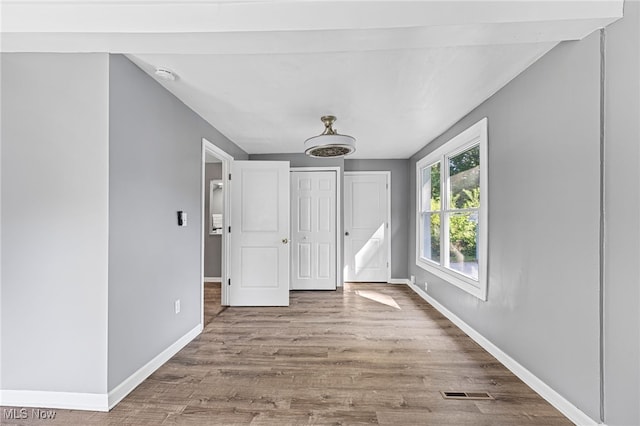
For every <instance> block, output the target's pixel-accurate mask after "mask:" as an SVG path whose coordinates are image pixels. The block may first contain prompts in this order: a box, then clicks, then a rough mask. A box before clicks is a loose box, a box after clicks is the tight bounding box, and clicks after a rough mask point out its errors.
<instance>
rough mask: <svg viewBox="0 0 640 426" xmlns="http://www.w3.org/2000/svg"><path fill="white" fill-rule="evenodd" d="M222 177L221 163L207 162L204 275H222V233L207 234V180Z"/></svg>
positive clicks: (208, 218) (208, 222)
mask: <svg viewBox="0 0 640 426" xmlns="http://www.w3.org/2000/svg"><path fill="white" fill-rule="evenodd" d="M211 179H222V163H210V164H207V165H206V167H205V170H204V197H205V200H204V215H205V219H204V276H205V277H218V278H220V277H221V276H222V235H209V228H210V227H211V224H210V221H211V217H210V216H209V182H211ZM214 198H215V197H214Z"/></svg>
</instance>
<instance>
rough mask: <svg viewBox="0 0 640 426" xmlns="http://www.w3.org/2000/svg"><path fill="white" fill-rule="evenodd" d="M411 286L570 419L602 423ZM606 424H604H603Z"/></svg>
mask: <svg viewBox="0 0 640 426" xmlns="http://www.w3.org/2000/svg"><path fill="white" fill-rule="evenodd" d="M408 285H409V287H411V289H412V290H413V291H415V292H416V293H417V294H418V295H419V296H420V297H422V298H423V299H424V300H425V301H426V302H427V303H429V304H430V305H431V306H433V307H434V308H435V309H436V310H438V311H439V312H440V313H441V314H442V315H444V316H445V317H447V318H448V319H449V320H450V321H451V322H452V323H454V324H455V325H456V326H458V328H460V329H461V330H462V331H464V332H465V333H466V334H467V335H468V336H469V337H471V338H472V339H473V340H474V341H475V342H476V343H477V344H479V345H480V346H482V347H483V348H484V349H485V350H486V351H487V352H489V353H490V354H491V355H493V356H494V357H495V358H496V359H497V360H498V361H500V362H501V363H502V364H503V365H504V366H505V367H507V368H508V369H509V370H510V371H511V372H512V373H513V374H515V375H516V376H518V378H520V380H522V381H523V382H525V383H526V384H527V385H528V386H529V387H530V388H531V389H533V390H534V391H536V392H537V393H538V394H539V395H540V396H541V397H543V398H544V399H546V400H547V402H549V403H550V404H551V405H553V406H554V407H555V408H557V409H558V411H560V412H561V413H562V414H564V415H565V416H567V418H569V420H571V421H572V422H574V423H575V424H576V425H580V426H596V425H602V424H601V423H598V422H597V421H595V420H593V419H592V418H591V417H589V416H587V415H586V414H585V413H584V412H582V411H581V410H580V409H579V408H578V407H576V406H575V405H573V404H572V403H571V402H569V401H568V400H567V399H566V398H564V397H563V396H562V395H560V394H559V393H558V392H556V391H555V390H553V389H552V388H551V387H550V386H549V385H547V384H546V383H544V382H543V381H542V380H540V379H539V378H538V377H536V376H535V375H534V374H533V373H532V372H530V371H529V370H527V369H526V368H525V367H524V366H522V365H521V364H519V363H518V362H517V361H516V360H514V359H513V358H511V357H510V356H509V355H507V354H506V353H504V352H503V351H502V350H501V349H500V348H498V347H497V346H496V345H494V344H493V343H491V342H490V341H489V340H488V339H487V338H486V337H484V336H483V335H481V334H480V333H478V332H477V331H476V330H475V329H473V328H472V327H471V326H470V325H469V324H467V323H466V322H464V321H463V320H462V319H460V318H459V317H458V316H457V315H456V314H454V313H453V312H451V311H450V310H448V309H447V308H445V307H444V306H443V305H441V304H440V303H439V302H438V301H437V300H435V299H434V298H433V297H431V296H429V295H428V294H427V293H426V292H425V291H424V290H422V289H421V288H420V287H418V286H416V285H414V284H411V283H408ZM602 426H604V425H602Z"/></svg>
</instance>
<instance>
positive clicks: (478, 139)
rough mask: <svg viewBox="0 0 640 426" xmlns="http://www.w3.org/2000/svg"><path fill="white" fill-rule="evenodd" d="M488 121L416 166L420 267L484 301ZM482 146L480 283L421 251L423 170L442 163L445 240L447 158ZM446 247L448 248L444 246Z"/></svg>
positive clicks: (442, 212) (487, 226) (486, 260)
mask: <svg viewBox="0 0 640 426" xmlns="http://www.w3.org/2000/svg"><path fill="white" fill-rule="evenodd" d="M487 127H488V126H487V118H486V117H485V118H483V119H481V120H480V121H478V122H477V123H475V124H474V125H472V126H470V127H469V128H467V129H466V130H464V131H463V132H461V133H459V134H458V135H456V136H454V137H453V138H451V139H450V140H449V141H447V142H446V143H444V144H443V145H442V146H440V147H438V148H436V149H435V150H434V151H432V152H430V153H429V154H427V155H425V156H424V157H422V158H421V159H420V160H418V162H417V163H416V193H415V197H416V198H415V199H416V205H415V208H416V209H415V212H416V238H415V243H416V265H417V266H419V267H420V268H422V269H424V270H425V271H428V272H430V273H432V274H434V275H436V276H438V277H440V278H442V279H443V280H445V281H446V282H448V283H449V284H452V285H454V286H456V287H458V288H460V289H462V290H464V291H466V292H467V293H470V294H472V295H474V296H476V297H477V298H478V299H480V300H484V301H486V300H487V281H488V278H487V277H488V273H487V267H488V264H489V262H488V259H487V256H488V250H487V247H488V236H489V232H488V228H489V203H488V200H489V162H488V160H489V155H488V132H487ZM474 145H478V146H479V147H480V193H481V194H482V195H481V197H482V200H484V201H483V202H481V203H480V208H479V210H478V215H479V223H480V233H479V235H478V240H479V244H478V251H479V258H480V259H479V262H478V281H475V280H473V279H472V278H469V277H466V276H465V275H463V274H461V273H458V272H456V271H455V270H453V269H450V268H446V267H445V266H443V265H440V264H436V263H435V262H430V261H428V260H426V259H423V258H422V257H421V253H422V251H421V250H420V244H421V242H422V240H423V228H422V223H421V221H422V211H421V206H420V202H421V198H422V194H421V188H420V181H421V179H422V176H421V171H422V168H423V167H426V166H427V165H429V164H433V163H436V162H441V166H440V170H441V171H440V188H441V189H440V198H441V210H440V212H441V214H442V216H441V221H442V225H443V226H444V228H443V229H441V231H440V232H441V238H444V235H445V234H448V229H447V224H448V222H447V221H446V220H445V219H446V217H447V216H446V214H445V212H447V211H448V208H449V206H448V200H447V199H446V198H445V197H447V195H448V194H447V191H445V190H444V187H445V184H446V182H447V181H448V179H449V170H448V167H447V165H446V164H444V159H446V158H447V156H454V155H457V154H458V153H460V152H462V151H464V150H466V149H468V148H470V147H472V146H474ZM442 247H444V245H442ZM442 247H441V253H440V257H441V259H442V258H443V256H446V253H443V252H445V250H442Z"/></svg>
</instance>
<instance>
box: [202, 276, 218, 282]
mask: <svg viewBox="0 0 640 426" xmlns="http://www.w3.org/2000/svg"><path fill="white" fill-rule="evenodd" d="M204 282H205V283H221V282H222V277H204Z"/></svg>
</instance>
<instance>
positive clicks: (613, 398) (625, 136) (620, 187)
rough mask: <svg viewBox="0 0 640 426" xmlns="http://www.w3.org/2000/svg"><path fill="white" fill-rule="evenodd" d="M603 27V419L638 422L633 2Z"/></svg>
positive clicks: (639, 153) (638, 174)
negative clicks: (620, 16)
mask: <svg viewBox="0 0 640 426" xmlns="http://www.w3.org/2000/svg"><path fill="white" fill-rule="evenodd" d="M624 16H625V17H624V19H622V21H620V22H618V23H615V24H613V25H611V26H610V27H609V28H607V29H606V56H605V58H606V74H605V75H606V88H607V90H606V97H605V101H606V104H605V105H606V107H605V117H606V121H605V131H606V133H605V147H606V150H605V158H606V165H605V166H606V173H605V182H606V183H605V206H606V215H605V218H606V227H605V230H606V242H605V283H604V284H605V285H604V300H605V309H604V314H605V316H604V332H605V335H604V342H605V346H604V349H605V357H604V360H605V371H604V372H605V376H604V377H605V382H604V383H605V389H604V390H605V394H604V395H605V420H606V423H607V424H608V425H609V426H615V425H638V424H640V404H639V403H638V401H640V284H639V278H638V277H640V271H639V270H638V269H639V266H638V265H639V264H640V263H639V262H638V259H640V246H639V244H640V228H639V219H638V218H640V197H639V196H640V190H639V189H640V149H639V145H640V3H638V2H626V3H625V8H624Z"/></svg>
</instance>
